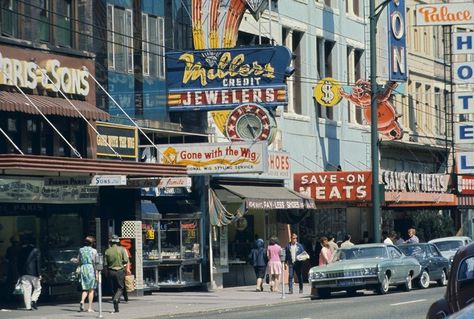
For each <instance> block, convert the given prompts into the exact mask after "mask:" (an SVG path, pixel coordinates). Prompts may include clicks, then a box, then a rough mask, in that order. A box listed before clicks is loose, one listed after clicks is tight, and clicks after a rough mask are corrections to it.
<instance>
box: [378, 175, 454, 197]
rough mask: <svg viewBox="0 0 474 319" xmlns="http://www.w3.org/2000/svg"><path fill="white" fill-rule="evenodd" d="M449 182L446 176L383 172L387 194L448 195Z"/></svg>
mask: <svg viewBox="0 0 474 319" xmlns="http://www.w3.org/2000/svg"><path fill="white" fill-rule="evenodd" d="M448 181H449V176H448V175H446V174H425V173H416V172H395V171H382V182H383V184H384V185H385V190H386V191H387V192H423V193H446V192H447V189H448Z"/></svg>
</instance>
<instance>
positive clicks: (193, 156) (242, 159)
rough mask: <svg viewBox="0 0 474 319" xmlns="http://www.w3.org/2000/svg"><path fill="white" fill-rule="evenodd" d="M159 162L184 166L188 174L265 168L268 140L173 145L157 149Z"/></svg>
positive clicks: (249, 170) (240, 171) (248, 171)
mask: <svg viewBox="0 0 474 319" xmlns="http://www.w3.org/2000/svg"><path fill="white" fill-rule="evenodd" d="M158 152H159V155H158V162H159V163H161V164H178V165H185V166H186V167H187V170H188V174H189V175H203V174H227V173H229V174H230V173H261V172H265V171H266V169H267V168H266V165H267V156H268V151H267V142H266V141H260V142H254V143H246V142H238V143H193V144H173V145H166V146H160V147H159V148H158Z"/></svg>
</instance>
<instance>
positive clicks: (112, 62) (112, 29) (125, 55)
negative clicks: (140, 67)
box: [107, 5, 133, 73]
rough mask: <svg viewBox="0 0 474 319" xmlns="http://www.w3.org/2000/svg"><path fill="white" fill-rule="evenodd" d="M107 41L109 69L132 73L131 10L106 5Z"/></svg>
mask: <svg viewBox="0 0 474 319" xmlns="http://www.w3.org/2000/svg"><path fill="white" fill-rule="evenodd" d="M107 41H108V43H107V46H108V65H109V69H112V70H115V71H117V72H123V73H133V18H132V10H130V9H124V8H120V7H115V6H113V5H108V6H107Z"/></svg>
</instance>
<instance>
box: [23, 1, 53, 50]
mask: <svg viewBox="0 0 474 319" xmlns="http://www.w3.org/2000/svg"><path fill="white" fill-rule="evenodd" d="M49 4H50V1H49V0H32V1H31V2H30V3H29V5H25V6H23V14H22V16H23V21H24V22H25V23H22V28H21V33H22V35H21V36H20V37H21V38H22V39H25V40H29V41H42V42H49V41H50V37H49V36H50V29H49V28H50V26H51V25H52V22H51V21H50V17H51V14H50V10H51V8H50V6H49Z"/></svg>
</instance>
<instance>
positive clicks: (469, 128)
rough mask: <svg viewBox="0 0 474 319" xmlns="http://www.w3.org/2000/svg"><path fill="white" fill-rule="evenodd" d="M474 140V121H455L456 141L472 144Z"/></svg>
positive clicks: (457, 142)
mask: <svg viewBox="0 0 474 319" xmlns="http://www.w3.org/2000/svg"><path fill="white" fill-rule="evenodd" d="M473 142H474V122H459V123H454V143H456V144H470V143H473Z"/></svg>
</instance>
